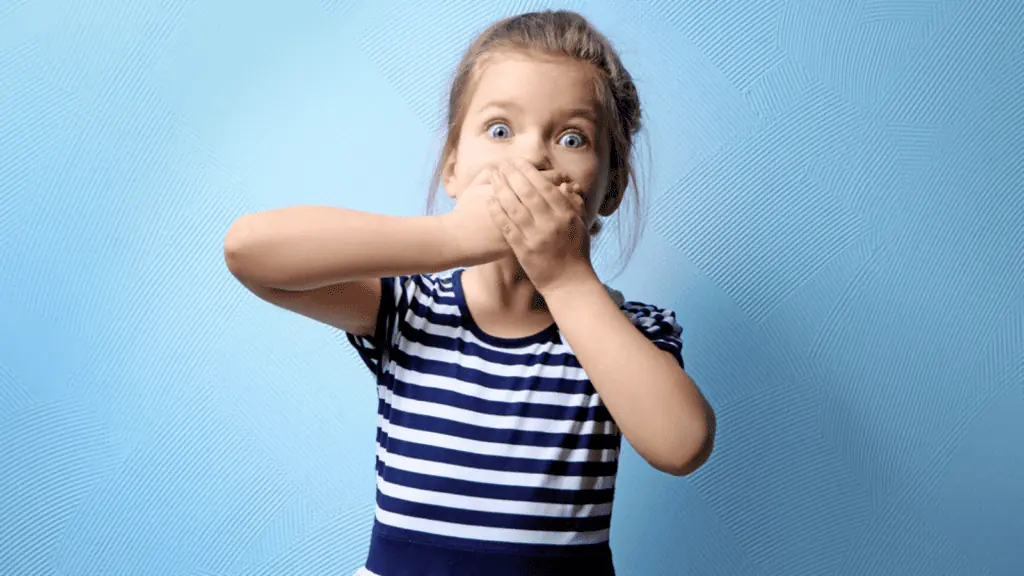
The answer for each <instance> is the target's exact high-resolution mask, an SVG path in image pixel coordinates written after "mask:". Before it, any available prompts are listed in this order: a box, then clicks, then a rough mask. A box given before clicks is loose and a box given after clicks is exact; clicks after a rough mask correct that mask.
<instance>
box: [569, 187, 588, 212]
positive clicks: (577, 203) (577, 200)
mask: <svg viewBox="0 0 1024 576" xmlns="http://www.w3.org/2000/svg"><path fill="white" fill-rule="evenodd" d="M566 197H568V198H569V201H570V202H571V203H572V208H573V210H574V211H575V212H576V214H578V215H579V216H581V217H582V216H583V205H584V204H585V202H584V200H583V195H582V194H580V187H579V185H578V184H576V183H575V182H574V183H571V184H567V185H566Z"/></svg>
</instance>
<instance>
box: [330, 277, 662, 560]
mask: <svg viewBox="0 0 1024 576" xmlns="http://www.w3.org/2000/svg"><path fill="white" fill-rule="evenodd" d="M462 271H463V270H462V269H457V270H453V271H447V272H442V273H437V274H424V275H414V276H402V277H394V278H383V279H382V280H381V282H382V291H381V292H382V295H381V304H380V312H379V314H378V318H377V328H376V332H375V334H374V335H373V336H371V337H362V336H355V335H353V334H348V340H349V342H351V343H352V345H353V346H355V348H356V350H357V351H358V352H359V354H360V356H361V358H362V359H363V361H364V362H365V364H366V366H367V367H368V368H369V369H370V371H371V372H372V373H373V374H374V376H375V378H376V381H377V393H378V397H379V402H378V408H377V423H378V428H377V505H376V516H375V521H374V525H373V531H372V536H371V541H370V551H369V556H368V558H367V561H366V564H365V567H364V568H362V569H360V571H359V573H358V574H360V575H365V576H413V575H415V576H452V575H458V576H462V575H477V574H481V575H487V576H525V575H537V576H541V575H556V574H557V575H559V576H561V575H565V574H587V575H589V576H610V575H613V574H614V568H613V566H612V559H611V549H610V547H609V544H608V541H609V538H608V536H609V526H610V523H611V512H612V497H613V495H614V489H615V476H616V471H617V469H618V456H619V447H620V440H621V435H620V433H619V430H618V428H617V427H616V425H615V422H614V421H613V420H612V418H611V415H610V414H609V413H608V410H607V408H606V407H605V406H604V404H603V403H602V402H601V399H600V398H599V397H598V395H597V392H596V391H595V389H594V387H593V386H592V385H591V383H590V381H589V379H588V378H587V375H586V373H585V372H584V371H583V369H582V368H581V367H580V364H579V362H578V360H577V359H576V356H575V354H573V351H572V349H571V348H570V347H569V345H568V343H567V342H566V341H565V340H564V339H562V337H561V335H560V333H559V331H558V328H557V326H555V325H551V326H549V327H548V328H547V329H545V330H544V331H542V332H540V333H538V334H534V335H533V336H528V337H524V338H498V337H495V336H491V335H489V334H487V333H485V332H483V331H482V330H481V329H480V328H479V327H478V326H477V325H476V324H475V323H474V321H473V318H472V316H471V315H470V313H469V309H468V308H467V306H466V301H465V298H464V297H463V292H462V284H461V274H462ZM609 293H610V294H611V296H612V297H613V298H615V299H616V302H617V303H618V304H619V307H620V309H621V310H622V311H623V313H625V314H626V315H627V317H629V318H630V319H631V320H632V321H633V323H634V325H635V326H637V328H638V329H640V330H641V331H642V332H643V333H644V334H645V335H647V337H648V338H649V339H650V340H651V341H652V342H653V343H654V344H655V345H657V346H658V347H659V348H661V349H663V350H667V351H669V352H671V353H672V354H673V355H674V356H675V357H676V358H677V359H678V361H679V363H680V365H681V364H682V341H681V330H680V328H679V326H678V324H677V323H676V321H675V316H674V314H673V313H672V312H671V311H669V310H664V309H660V308H657V307H654V306H650V305H646V304H642V303H639V302H625V301H623V299H622V297H621V295H620V294H619V293H618V292H615V291H613V290H610V289H609Z"/></svg>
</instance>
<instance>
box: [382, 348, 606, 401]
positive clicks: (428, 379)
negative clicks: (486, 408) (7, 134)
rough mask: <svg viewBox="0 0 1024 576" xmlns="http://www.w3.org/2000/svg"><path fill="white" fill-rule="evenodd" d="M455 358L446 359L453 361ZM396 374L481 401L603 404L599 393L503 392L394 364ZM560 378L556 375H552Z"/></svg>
mask: <svg viewBox="0 0 1024 576" xmlns="http://www.w3.org/2000/svg"><path fill="white" fill-rule="evenodd" d="M451 360H452V358H451V357H449V358H448V359H447V361H448V362H451ZM467 364H468V363H467V362H465V361H464V360H461V359H460V360H459V365H461V366H467ZM389 371H390V372H391V373H392V374H394V376H395V378H397V379H399V380H401V381H402V382H407V383H409V384H415V385H417V386H425V387H428V388H437V389H439V390H448V391H451V392H458V393H459V394H463V395H465V396H472V397H474V398H480V399H482V400H491V401H494V402H531V403H534V404H550V405H553V406H569V407H574V408H575V407H577V406H580V407H587V408H592V407H596V406H600V405H601V397H600V396H598V395H597V394H584V393H579V394H571V393H568V392H547V391H544V390H530V389H526V390H502V389H498V388H488V387H487V386H481V385H480V384H476V383H474V382H466V381H465V380H460V379H458V378H452V377H451V376H439V375H436V374H425V373H423V372H416V371H414V370H408V369H406V368H404V367H402V366H399V365H398V364H397V363H395V362H391V369H390V370H389ZM549 377H554V378H558V377H557V376H549ZM559 379H560V380H569V379H568V378H559Z"/></svg>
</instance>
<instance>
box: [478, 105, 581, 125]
mask: <svg viewBox="0 0 1024 576" xmlns="http://www.w3.org/2000/svg"><path fill="white" fill-rule="evenodd" d="M489 108H502V109H505V110H511V111H514V112H521V111H522V107H521V106H519V105H518V104H516V103H515V102H509V101H507V100H492V101H490V102H487V103H486V104H484V105H483V106H481V107H480V111H483V110H487V109H489ZM564 115H565V116H566V117H567V118H583V119H585V120H589V121H591V122H593V123H594V124H597V115H596V114H595V113H594V111H593V110H592V109H590V108H570V109H568V110H566V111H565V112H564Z"/></svg>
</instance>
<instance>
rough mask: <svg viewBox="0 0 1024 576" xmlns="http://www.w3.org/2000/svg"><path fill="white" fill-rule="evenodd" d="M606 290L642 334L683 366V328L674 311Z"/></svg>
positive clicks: (607, 288)
mask: <svg viewBox="0 0 1024 576" xmlns="http://www.w3.org/2000/svg"><path fill="white" fill-rule="evenodd" d="M605 289H606V290H608V294H609V295H610V296H611V297H612V300H613V301H615V303H616V304H618V306H619V310H622V313H623V314H625V315H626V317H627V318H629V320H630V322H632V323H633V325H634V326H636V328H637V329H638V330H640V332H642V333H643V334H644V335H645V336H647V338H648V339H649V340H651V341H652V342H654V344H655V345H656V346H658V347H659V348H661V349H663V350H665V351H667V352H671V353H672V354H673V356H676V357H677V358H678V360H679V363H680V364H682V348H683V328H682V326H680V325H679V322H678V320H677V319H676V313H675V311H674V310H672V309H671V308H666V307H664V306H660V305H658V304H653V303H650V302H641V301H639V300H627V299H626V298H625V297H624V296H623V295H622V293H621V292H619V291H618V290H614V289H612V288H609V287H608V286H605Z"/></svg>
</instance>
